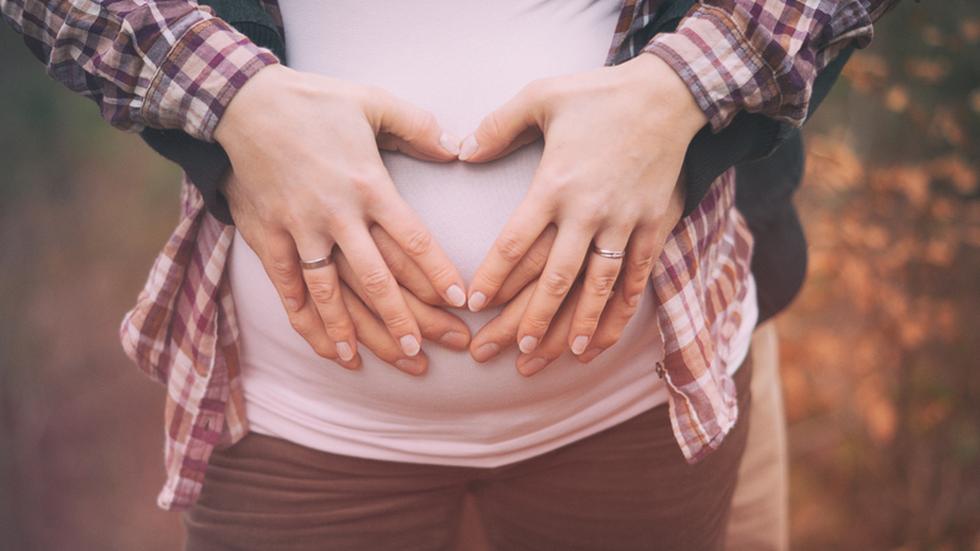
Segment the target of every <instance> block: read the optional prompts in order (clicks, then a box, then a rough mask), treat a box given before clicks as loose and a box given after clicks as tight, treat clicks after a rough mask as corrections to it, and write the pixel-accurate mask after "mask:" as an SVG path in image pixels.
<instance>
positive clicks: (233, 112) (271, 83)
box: [214, 64, 292, 148]
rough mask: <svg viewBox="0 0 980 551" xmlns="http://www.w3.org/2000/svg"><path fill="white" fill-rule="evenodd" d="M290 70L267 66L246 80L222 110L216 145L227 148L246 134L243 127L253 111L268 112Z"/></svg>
mask: <svg viewBox="0 0 980 551" xmlns="http://www.w3.org/2000/svg"><path fill="white" fill-rule="evenodd" d="M291 72H292V71H291V70H290V69H289V68H287V67H286V66H284V65H281V64H274V65H268V66H266V67H264V68H262V69H260V70H259V71H258V72H256V73H255V74H254V75H252V77H251V78H249V79H248V80H247V81H245V84H243V85H242V86H241V88H239V89H238V92H237V93H236V94H235V95H234V96H233V97H232V99H231V101H230V102H229V103H228V106H227V107H226V108H225V111H224V113H223V114H222V115H221V119H219V120H218V125H217V126H216V127H215V129H214V139H215V141H216V142H218V143H219V144H221V145H222V146H224V147H225V148H227V147H228V144H229V142H231V141H234V139H235V137H236V136H240V135H241V134H242V133H243V132H247V129H245V124H246V123H247V122H248V121H249V120H254V118H255V116H254V115H255V110H256V109H263V108H265V109H267V108H268V107H269V105H270V102H271V101H272V100H273V99H274V97H275V95H276V92H277V91H281V90H282V82H283V79H284V78H287V76H288V74H289V73H291Z"/></svg>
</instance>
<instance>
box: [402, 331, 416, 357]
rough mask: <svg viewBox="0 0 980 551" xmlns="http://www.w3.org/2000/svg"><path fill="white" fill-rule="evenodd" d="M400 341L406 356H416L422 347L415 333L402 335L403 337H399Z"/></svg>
mask: <svg viewBox="0 0 980 551" xmlns="http://www.w3.org/2000/svg"><path fill="white" fill-rule="evenodd" d="M398 342H399V343H401V345H402V352H404V353H405V355H406V356H414V355H416V354H418V353H419V350H421V348H422V347H421V345H420V344H419V340H418V339H416V338H415V335H402V337H401V338H400V339H398Z"/></svg>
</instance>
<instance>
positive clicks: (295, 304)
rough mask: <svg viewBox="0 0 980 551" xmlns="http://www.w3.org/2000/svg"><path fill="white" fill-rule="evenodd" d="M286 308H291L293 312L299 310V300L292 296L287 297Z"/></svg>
mask: <svg viewBox="0 0 980 551" xmlns="http://www.w3.org/2000/svg"><path fill="white" fill-rule="evenodd" d="M286 308H289V310H290V311H292V312H295V311H296V310H299V301H298V300H296V299H294V298H292V297H287V298H286Z"/></svg>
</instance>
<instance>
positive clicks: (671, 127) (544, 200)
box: [459, 54, 707, 355]
mask: <svg viewBox="0 0 980 551" xmlns="http://www.w3.org/2000/svg"><path fill="white" fill-rule="evenodd" d="M706 122H707V118H706V117H705V115H704V113H703V112H702V111H701V110H700V109H699V108H698V106H697V104H696V103H695V100H694V97H693V96H692V95H691V93H690V91H689V90H688V88H687V85H686V84H684V82H683V81H682V80H681V79H680V78H679V77H678V76H677V74H676V73H674V71H673V70H672V69H671V68H670V67H669V66H668V65H667V64H666V63H664V62H663V61H662V60H660V58H658V57H656V56H654V55H653V54H641V55H639V56H637V57H635V58H633V59H631V60H630V61H628V62H626V63H623V64H622V65H618V66H615V67H602V68H599V69H596V70H592V71H587V72H583V73H577V74H573V75H568V76H559V77H549V78H546V79H541V80H537V81H534V82H532V83H530V84H529V85H527V86H526V87H524V88H523V89H522V90H521V91H520V92H519V93H518V94H517V95H516V96H515V97H514V98H513V99H511V100H510V101H509V102H507V103H506V104H504V105H503V106H502V107H500V108H498V109H497V110H496V111H494V112H493V113H491V114H490V115H488V116H487V117H486V118H485V119H484V120H483V121H482V122H481V124H480V125H479V127H478V128H477V130H476V131H475V132H474V134H473V135H471V136H469V137H468V138H467V139H466V140H464V141H463V144H462V146H461V152H460V156H459V157H460V159H462V160H465V161H468V162H484V161H489V160H492V159H496V158H499V157H501V156H504V155H507V154H508V153H510V152H511V151H513V150H515V149H517V148H519V147H521V146H523V145H525V144H527V143H530V142H532V141H535V140H536V139H538V138H539V137H541V136H542V135H543V136H544V140H545V145H544V153H543V155H542V158H541V163H540V165H539V166H538V169H537V171H536V172H535V174H534V178H533V181H532V182H531V186H530V188H529V190H528V193H527V196H526V197H525V199H524V201H523V202H522V203H521V204H520V205H519V206H518V208H517V210H516V211H515V212H514V214H513V215H512V216H511V218H510V219H509V220H508V222H507V224H506V225H505V227H504V229H503V230H502V231H501V233H500V235H499V236H498V238H497V240H496V241H495V243H494V245H493V247H492V248H491V250H490V251H489V252H488V254H487V256H486V258H485V259H484V261H483V263H482V264H481V265H480V267H479V268H478V269H477V271H476V274H475V275H474V278H473V281H472V283H471V285H470V289H469V307H470V309H471V310H474V311H477V310H480V309H481V308H483V307H484V306H485V305H487V304H489V303H492V301H493V300H494V297H495V295H496V294H497V293H498V292H499V291H500V289H501V286H502V284H503V283H504V282H505V281H507V280H508V277H509V276H510V274H511V272H512V271H513V270H514V269H515V266H517V265H519V264H521V262H522V259H523V258H524V257H525V255H526V254H527V252H528V250H529V249H530V248H531V246H532V244H534V243H535V241H536V240H537V239H538V237H539V236H540V235H541V233H542V232H543V231H544V230H545V228H547V227H548V226H549V225H551V224H553V225H554V226H555V227H557V234H556V235H555V238H554V243H553V246H552V247H551V250H550V253H549V254H548V256H547V261H546V262H545V263H544V267H543V269H542V272H541V276H540V279H539V280H538V281H537V283H536V284H535V286H534V291H533V292H532V293H531V295H530V296H529V297H527V304H526V307H525V309H524V310H523V313H522V317H521V320H520V323H519V325H518V328H517V332H516V341H517V343H518V346H519V347H520V349H521V351H522V352H524V353H525V354H529V353H531V352H532V351H534V350H535V349H536V348H537V347H538V345H539V343H541V342H542V339H543V338H544V337H545V334H546V333H547V331H548V328H549V325H550V324H551V323H552V319H553V318H554V316H555V314H556V312H558V310H559V307H561V306H562V303H563V301H564V300H565V298H566V296H567V295H568V293H569V291H570V290H571V288H572V286H573V283H574V282H575V281H576V279H578V277H579V273H580V271H581V269H582V268H583V263H584V261H585V259H586V255H587V254H588V262H587V263H586V264H587V265H586V266H585V275H584V280H583V283H582V291H581V296H580V297H579V298H578V300H576V301H575V309H574V312H572V313H571V314H570V316H571V317H570V318H569V329H568V332H567V335H566V342H565V343H564V345H565V346H567V347H568V348H571V350H572V352H573V353H575V354H576V355H582V354H584V353H585V352H586V351H587V350H590V349H593V348H595V347H594V346H590V345H591V344H592V339H593V335H594V334H595V330H596V327H597V325H598V324H599V322H600V317H601V315H602V313H603V309H604V307H605V305H606V303H607V301H608V300H609V297H610V296H612V295H613V287H614V284H615V283H616V281H617V279H620V280H621V281H622V285H621V289H620V292H621V293H622V294H623V297H624V299H623V300H624V301H625V304H626V305H627V306H630V307H635V306H636V305H637V304H638V303H639V299H640V296H641V293H642V292H643V290H644V286H645V283H646V281H647V278H648V277H649V275H650V271H651V269H652V267H653V262H654V261H655V260H656V258H657V257H658V256H659V255H660V251H661V250H662V248H663V243H664V241H665V240H666V238H667V236H668V235H669V233H670V231H671V230H672V229H673V227H674V226H675V225H676V224H677V222H678V220H679V219H680V213H681V212H682V209H680V208H677V206H678V205H680V206H682V205H683V187H682V186H678V185H677V182H678V177H679V174H680V171H681V166H682V164H683V159H684V153H685V151H686V149H687V146H688V144H689V143H690V140H691V138H692V137H693V136H694V134H695V133H696V132H697V131H698V130H699V129H700V128H701V127H702V126H704V125H705V124H706ZM592 243H594V245H595V246H597V247H601V248H603V249H611V250H616V251H624V250H625V251H626V256H625V262H626V267H625V270H623V271H624V274H623V276H622V277H620V268H621V266H622V264H623V262H624V259H622V258H620V259H611V258H606V257H603V256H599V255H598V254H596V253H594V252H590V244H592ZM477 340H479V339H477ZM474 342H476V341H474ZM473 349H474V350H475V349H476V346H474V347H473ZM593 355H594V354H593Z"/></svg>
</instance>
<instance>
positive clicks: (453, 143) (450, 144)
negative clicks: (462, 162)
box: [439, 132, 459, 155]
mask: <svg viewBox="0 0 980 551" xmlns="http://www.w3.org/2000/svg"><path fill="white" fill-rule="evenodd" d="M439 145H441V146H442V148H443V149H445V150H446V151H448V152H450V153H452V154H453V155H459V138H458V137H456V136H453V135H452V134H450V133H448V132H443V133H442V135H441V136H439Z"/></svg>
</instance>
